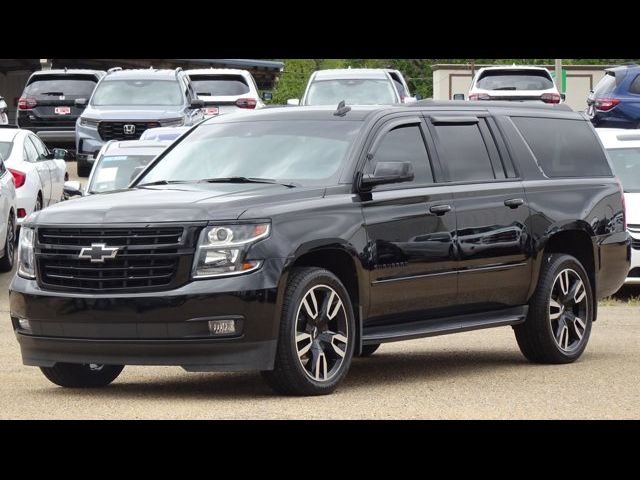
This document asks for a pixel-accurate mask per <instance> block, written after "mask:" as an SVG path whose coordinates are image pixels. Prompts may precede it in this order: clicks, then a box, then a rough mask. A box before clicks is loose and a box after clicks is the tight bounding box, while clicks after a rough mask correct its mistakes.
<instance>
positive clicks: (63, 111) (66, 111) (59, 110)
mask: <svg viewBox="0 0 640 480" xmlns="http://www.w3.org/2000/svg"><path fill="white" fill-rule="evenodd" d="M54 112H56V115H69V114H70V113H71V107H56V108H55V109H54Z"/></svg>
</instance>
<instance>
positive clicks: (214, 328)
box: [209, 318, 236, 335]
mask: <svg viewBox="0 0 640 480" xmlns="http://www.w3.org/2000/svg"><path fill="white" fill-rule="evenodd" d="M209 332H211V334H212V335H235V334H236V321H235V320H233V319H231V318H230V319H226V320H209Z"/></svg>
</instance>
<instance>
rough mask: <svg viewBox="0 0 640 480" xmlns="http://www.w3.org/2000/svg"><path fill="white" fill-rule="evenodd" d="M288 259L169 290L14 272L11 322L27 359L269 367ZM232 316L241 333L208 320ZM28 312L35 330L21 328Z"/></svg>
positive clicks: (220, 367) (213, 367)
mask: <svg viewBox="0 0 640 480" xmlns="http://www.w3.org/2000/svg"><path fill="white" fill-rule="evenodd" d="M283 264H284V261H283V260H280V259H272V260H268V261H266V262H265V264H264V266H263V268H262V269H261V270H258V271H257V272H254V273H251V274H247V275H240V276H237V277H228V278H220V279H213V280H199V281H193V282H190V283H188V284H186V285H184V286H182V287H180V288H177V289H175V290H171V291H160V292H144V293H136V294H103V295H91V294H82V293H77V292H54V291H44V290H41V289H40V287H39V286H38V284H37V283H36V282H35V281H32V280H26V279H23V278H21V277H18V276H16V277H14V279H13V281H12V283H11V287H10V291H9V298H10V309H11V319H12V323H13V328H14V331H15V334H16V337H17V339H18V342H19V343H20V349H21V352H22V359H23V363H24V364H25V365H35V366H52V365H54V364H55V363H58V362H69V363H104V364H113V365H179V366H182V367H183V368H185V369H186V370H190V371H237V370H270V369H272V368H273V362H274V358H275V349H276V340H277V335H278V326H279V315H278V314H277V312H278V311H279V306H278V305H277V297H278V295H277V290H278V288H277V285H278V278H279V274H280V272H281V270H282V266H283ZM223 318H234V319H236V322H237V324H238V325H240V326H241V331H240V332H239V334H238V335H236V336H229V337H214V336H213V335H212V334H211V333H210V332H209V329H208V321H209V320H215V319H223ZM19 319H27V320H28V321H29V323H30V330H24V329H22V328H20V324H19Z"/></svg>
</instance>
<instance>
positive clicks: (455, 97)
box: [453, 93, 464, 100]
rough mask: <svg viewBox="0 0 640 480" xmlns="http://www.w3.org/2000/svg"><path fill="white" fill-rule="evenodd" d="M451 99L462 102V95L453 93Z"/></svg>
mask: <svg viewBox="0 0 640 480" xmlns="http://www.w3.org/2000/svg"><path fill="white" fill-rule="evenodd" d="M453 99H454V100H464V93H454V94H453Z"/></svg>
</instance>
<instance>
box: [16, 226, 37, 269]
mask: <svg viewBox="0 0 640 480" xmlns="http://www.w3.org/2000/svg"><path fill="white" fill-rule="evenodd" d="M34 238H35V231H34V229H33V228H28V227H22V228H21V229H20V242H19V243H18V275H20V276H21V277H24V278H30V279H34V278H36V261H35V255H34V253H33V243H34V242H33V239H34Z"/></svg>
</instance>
